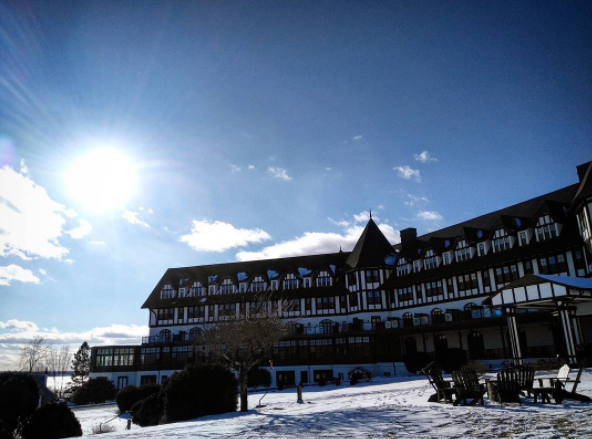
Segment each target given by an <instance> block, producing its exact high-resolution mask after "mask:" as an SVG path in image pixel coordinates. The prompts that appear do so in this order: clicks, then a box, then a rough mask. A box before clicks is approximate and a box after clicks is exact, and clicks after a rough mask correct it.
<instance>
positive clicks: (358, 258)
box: [345, 218, 394, 268]
mask: <svg viewBox="0 0 592 439" xmlns="http://www.w3.org/2000/svg"><path fill="white" fill-rule="evenodd" d="M393 253H394V249H393V246H392V245H391V243H390V242H388V239H386V236H384V235H383V233H382V232H381V231H380V229H379V228H378V226H377V225H376V223H375V222H374V221H373V220H372V218H370V220H369V221H368V224H366V227H365V228H364V231H363V232H362V235H361V236H360V239H358V242H357V243H356V246H355V247H354V249H353V250H352V252H351V253H350V255H349V257H348V258H347V261H346V262H345V263H346V265H347V266H348V267H349V268H361V267H383V266H385V265H386V263H385V261H384V258H385V256H387V255H391V254H393Z"/></svg>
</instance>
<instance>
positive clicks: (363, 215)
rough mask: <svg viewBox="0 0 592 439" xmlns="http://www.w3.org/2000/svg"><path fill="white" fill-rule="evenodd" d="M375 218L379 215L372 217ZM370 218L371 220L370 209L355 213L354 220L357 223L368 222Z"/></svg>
mask: <svg viewBox="0 0 592 439" xmlns="http://www.w3.org/2000/svg"><path fill="white" fill-rule="evenodd" d="M372 218H373V219H375V220H377V219H378V218H377V217H375V216H374V217H372ZM368 220H370V212H369V211H366V210H365V211H364V212H360V213H358V214H354V221H355V222H356V223H366V222H368Z"/></svg>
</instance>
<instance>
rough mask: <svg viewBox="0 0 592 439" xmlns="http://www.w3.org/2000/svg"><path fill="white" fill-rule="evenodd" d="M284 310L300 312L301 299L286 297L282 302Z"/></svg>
mask: <svg viewBox="0 0 592 439" xmlns="http://www.w3.org/2000/svg"><path fill="white" fill-rule="evenodd" d="M282 309H283V310H284V312H288V313H289V312H300V299H285V300H284V303H283V304H282Z"/></svg>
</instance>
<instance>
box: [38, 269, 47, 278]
mask: <svg viewBox="0 0 592 439" xmlns="http://www.w3.org/2000/svg"><path fill="white" fill-rule="evenodd" d="M39 273H41V274H42V275H43V276H47V271H45V270H44V269H43V268H40V269H39Z"/></svg>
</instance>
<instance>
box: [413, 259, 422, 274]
mask: <svg viewBox="0 0 592 439" xmlns="http://www.w3.org/2000/svg"><path fill="white" fill-rule="evenodd" d="M419 270H421V261H420V260H416V261H413V272H414V273H418V272H419Z"/></svg>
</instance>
